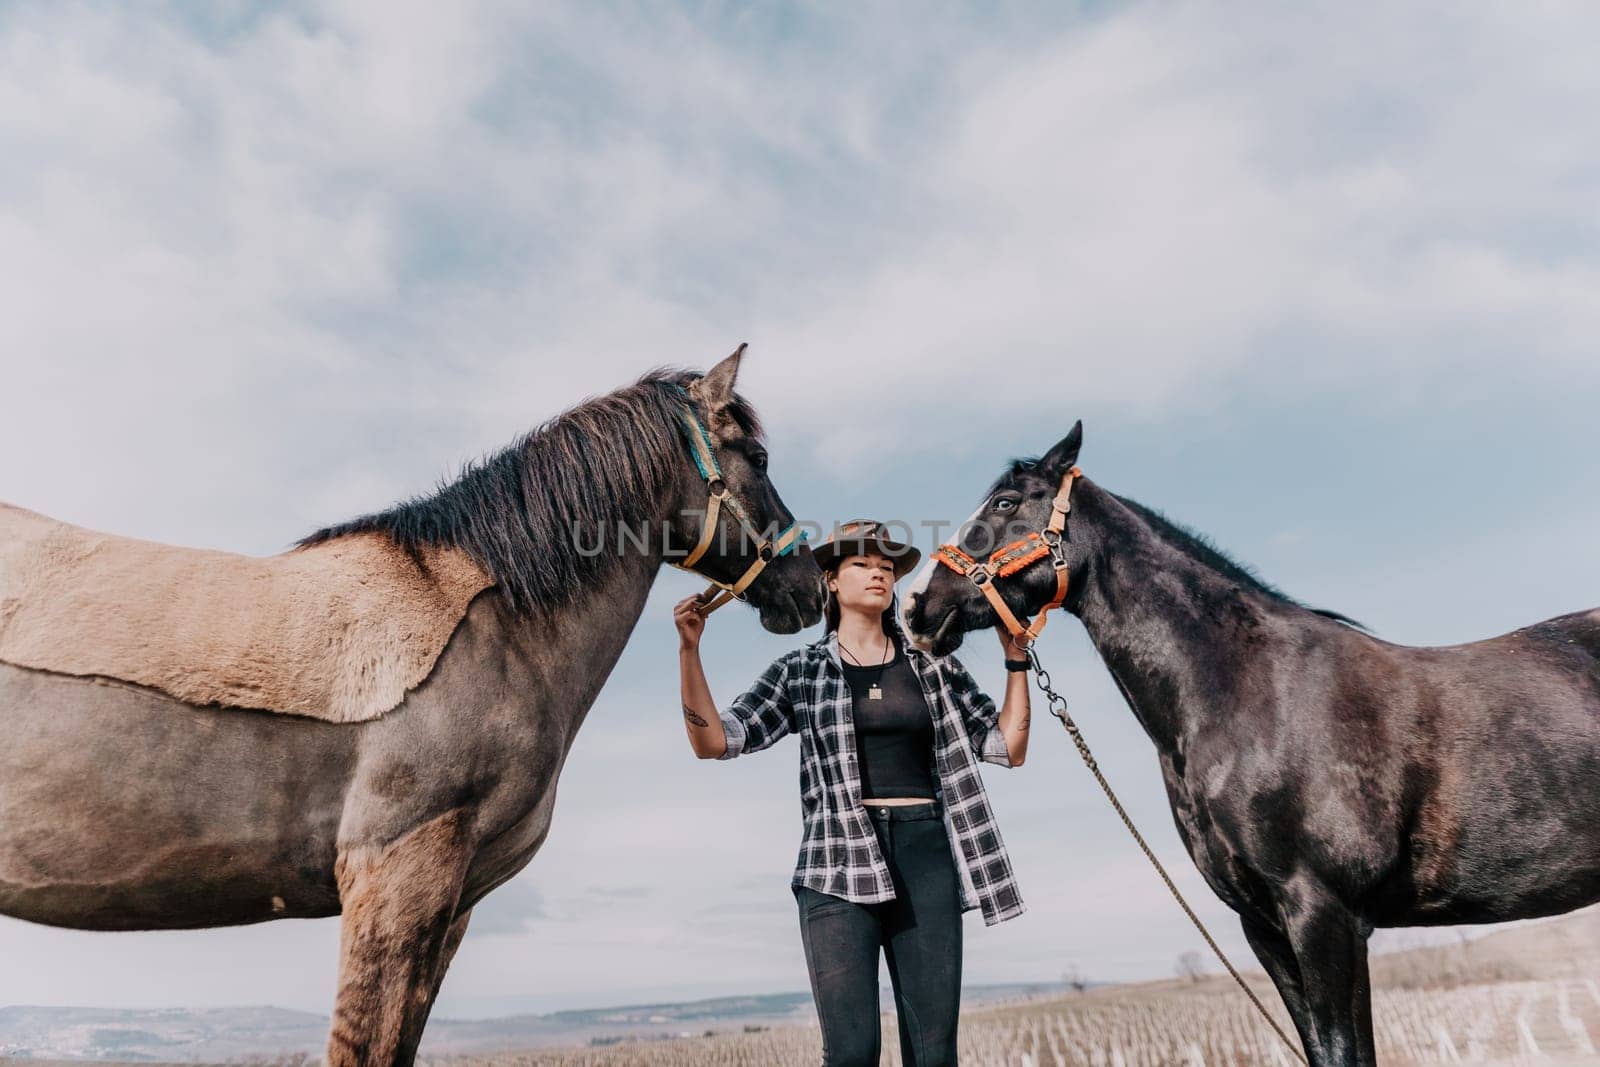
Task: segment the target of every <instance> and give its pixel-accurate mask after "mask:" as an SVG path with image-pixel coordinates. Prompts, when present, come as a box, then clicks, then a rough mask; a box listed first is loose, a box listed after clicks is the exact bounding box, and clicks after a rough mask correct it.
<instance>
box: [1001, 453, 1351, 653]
mask: <svg viewBox="0 0 1600 1067" xmlns="http://www.w3.org/2000/svg"><path fill="white" fill-rule="evenodd" d="M1038 462H1039V461H1038V460H1037V459H1017V460H1013V461H1012V464H1011V468H1010V470H1008V471H1007V472H1006V473H1005V474H1003V475H1001V476H1000V478H999V479H997V480H996V481H995V483H994V485H992V486H991V487H990V489H989V493H990V495H993V494H994V492H995V490H997V489H1001V488H1014V487H1015V485H1016V477H1017V475H1019V474H1021V473H1023V472H1024V471H1030V470H1032V469H1034V468H1035V467H1036V466H1037V464H1038ZM1106 492H1107V493H1109V494H1110V496H1111V497H1112V499H1114V500H1117V501H1119V502H1120V503H1122V504H1123V505H1124V506H1126V507H1127V508H1128V509H1129V510H1130V511H1132V512H1133V513H1134V514H1136V515H1138V516H1139V517H1140V518H1142V519H1144V521H1145V522H1146V523H1148V524H1149V526H1150V528H1151V530H1153V531H1154V532H1155V535H1156V536H1157V537H1159V538H1160V539H1161V540H1162V541H1164V542H1166V543H1167V544H1169V545H1171V546H1172V547H1173V548H1175V549H1177V550H1178V551H1179V552H1181V553H1183V554H1184V555H1186V556H1188V557H1189V558H1190V559H1192V560H1194V561H1195V562H1197V563H1199V564H1201V565H1202V566H1205V567H1209V568H1211V569H1212V570H1214V571H1216V572H1217V573H1218V574H1221V575H1222V576H1223V577H1225V578H1227V579H1229V580H1230V581H1233V582H1237V583H1238V584H1239V585H1241V586H1243V587H1245V588H1246V589H1250V590H1253V591H1255V592H1257V593H1260V594H1262V595H1263V596H1266V597H1269V598H1271V599H1273V600H1276V601H1279V602H1280V603H1284V604H1290V605H1292V606H1294V607H1297V608H1302V609H1304V610H1306V611H1309V612H1311V613H1312V614H1313V615H1321V616H1322V617H1323V618H1325V619H1332V620H1333V621H1334V622H1338V623H1343V624H1344V625H1346V626H1349V627H1352V628H1353V629H1357V630H1361V631H1363V632H1367V633H1370V632H1371V631H1370V630H1368V628H1367V627H1366V626H1365V625H1364V624H1362V623H1360V622H1357V621H1356V620H1355V619H1352V618H1350V617H1349V616H1348V615H1342V614H1340V613H1339V612H1337V611H1329V610H1328V609H1326V608H1316V607H1312V606H1311V605H1309V604H1306V603H1304V602H1303V601H1300V600H1296V599H1295V598H1294V597H1292V596H1290V595H1289V594H1288V593H1285V592H1284V591H1283V590H1282V589H1279V588H1278V587H1277V586H1275V585H1273V584H1272V583H1271V582H1268V581H1266V580H1265V579H1263V578H1262V577H1261V576H1260V575H1259V574H1257V573H1256V572H1255V569H1254V568H1253V567H1251V566H1250V565H1249V564H1247V563H1241V562H1239V561H1238V560H1236V559H1234V558H1233V557H1232V556H1230V555H1228V553H1226V552H1224V551H1223V550H1222V548H1221V547H1219V546H1218V545H1217V543H1216V542H1214V541H1212V540H1211V539H1210V538H1209V537H1207V536H1206V535H1205V534H1203V533H1201V532H1199V531H1198V530H1195V529H1194V528H1192V527H1189V526H1185V525H1184V524H1183V523H1181V522H1178V521H1177V520H1175V519H1170V518H1168V517H1167V516H1166V515H1165V514H1163V513H1162V512H1160V511H1157V510H1156V509H1155V508H1152V507H1148V506H1146V505H1144V504H1141V503H1139V502H1138V501H1137V500H1133V499H1130V498H1129V497H1125V496H1122V495H1120V494H1118V493H1111V492H1110V490H1106Z"/></svg>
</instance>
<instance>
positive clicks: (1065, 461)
mask: <svg viewBox="0 0 1600 1067" xmlns="http://www.w3.org/2000/svg"><path fill="white" fill-rule="evenodd" d="M1082 447H1083V420H1082V419H1079V420H1078V421H1077V422H1075V423H1073V424H1072V429H1070V430H1068V431H1067V436H1065V437H1063V438H1062V439H1061V440H1059V441H1057V442H1056V446H1055V447H1054V448H1052V449H1051V450H1050V451H1048V452H1046V453H1045V454H1044V458H1043V459H1041V460H1039V464H1038V469H1039V470H1040V471H1043V472H1044V474H1045V475H1046V476H1047V477H1050V478H1060V477H1061V476H1062V475H1063V474H1065V473H1067V471H1068V470H1070V469H1071V468H1072V467H1074V466H1076V465H1077V462H1078V449H1080V448H1082Z"/></svg>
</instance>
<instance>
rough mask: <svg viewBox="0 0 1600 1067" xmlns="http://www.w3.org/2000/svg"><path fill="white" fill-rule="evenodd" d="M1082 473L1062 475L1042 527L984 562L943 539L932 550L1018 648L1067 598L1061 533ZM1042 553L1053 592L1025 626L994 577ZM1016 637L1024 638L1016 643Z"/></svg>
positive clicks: (1033, 636)
mask: <svg viewBox="0 0 1600 1067" xmlns="http://www.w3.org/2000/svg"><path fill="white" fill-rule="evenodd" d="M1082 476H1083V472H1082V471H1081V470H1079V469H1078V468H1077V467H1073V468H1072V469H1071V470H1069V471H1067V473H1066V474H1064V475H1062V476H1061V487H1060V488H1059V489H1057V490H1056V498H1055V499H1054V500H1053V501H1051V502H1050V522H1049V523H1048V524H1046V526H1045V528H1044V529H1043V530H1039V531H1034V532H1030V533H1029V534H1028V536H1026V537H1024V538H1022V539H1021V540H1018V541H1013V542H1011V543H1010V544H1009V545H1004V546H1002V547H1000V548H997V549H995V550H994V551H993V552H991V553H990V554H989V558H988V559H987V560H985V561H984V562H982V563H979V562H978V561H977V560H975V559H973V558H972V557H971V556H969V555H967V554H966V553H965V552H963V551H961V549H960V548H958V547H956V545H955V544H954V543H952V542H946V543H945V544H942V545H940V546H939V547H938V548H937V549H936V550H934V553H933V558H934V559H936V560H938V561H939V562H940V563H943V564H944V565H945V566H946V567H949V568H950V569H951V570H953V571H955V572H956V573H957V574H959V575H961V576H962V577H964V578H966V579H967V581H969V582H971V583H972V584H973V585H975V586H977V587H978V589H979V591H981V592H982V593H983V595H984V596H985V597H987V598H988V600H989V604H990V606H991V607H993V608H994V611H995V614H996V615H998V616H1000V621H1001V622H1003V623H1005V626H1006V629H1007V630H1009V631H1010V632H1011V642H1012V644H1016V645H1018V647H1020V648H1024V649H1025V648H1027V647H1029V646H1030V645H1032V644H1033V642H1034V640H1035V639H1037V638H1038V636H1039V634H1040V633H1042V632H1043V631H1044V624H1045V617H1046V616H1047V615H1049V613H1050V611H1051V609H1052V608H1059V607H1060V606H1061V604H1062V602H1063V601H1064V600H1066V599H1067V557H1066V553H1065V552H1064V551H1062V548H1061V534H1062V531H1063V530H1065V529H1066V526H1067V512H1069V511H1071V510H1072V486H1073V484H1074V483H1075V482H1076V481H1077V480H1078V479H1079V478H1080V477H1082ZM1045 556H1049V557H1050V566H1051V567H1053V568H1054V569H1055V572H1056V595H1055V596H1053V597H1051V598H1050V603H1048V604H1046V605H1045V606H1044V607H1043V608H1041V609H1040V610H1039V614H1038V616H1037V617H1036V618H1035V619H1034V620H1033V622H1031V623H1030V624H1028V625H1027V626H1024V625H1022V623H1020V622H1018V621H1017V617H1016V615H1014V614H1012V612H1011V609H1010V608H1008V607H1007V606H1006V602H1005V598H1004V597H1002V596H1001V595H1000V591H999V590H998V589H996V588H995V587H994V580H995V579H996V578H1008V577H1010V576H1011V575H1013V574H1016V573H1017V572H1018V571H1020V570H1022V569H1023V568H1024V567H1027V566H1028V565H1029V564H1031V563H1033V562H1034V561H1035V560H1040V559H1043V558H1044V557H1045ZM1018 638H1023V640H1022V641H1021V642H1020V643H1019V642H1018Z"/></svg>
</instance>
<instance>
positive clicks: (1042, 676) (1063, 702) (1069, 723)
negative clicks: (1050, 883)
mask: <svg viewBox="0 0 1600 1067" xmlns="http://www.w3.org/2000/svg"><path fill="white" fill-rule="evenodd" d="M1027 651H1028V664H1029V666H1031V667H1032V668H1033V674H1034V681H1035V682H1036V683H1037V684H1038V686H1039V691H1040V692H1041V693H1043V694H1044V698H1045V700H1046V701H1048V702H1049V705H1050V714H1052V715H1054V716H1055V717H1056V718H1058V719H1060V720H1061V725H1062V726H1063V727H1064V728H1065V729H1066V731H1067V736H1068V737H1071V738H1072V743H1073V744H1074V745H1076V746H1077V748H1078V755H1080V756H1082V757H1083V765H1084V766H1085V767H1088V768H1089V773H1090V774H1092V775H1094V780H1095V781H1097V782H1099V783H1100V788H1101V789H1102V790H1103V791H1104V792H1105V794H1106V799H1107V800H1109V801H1111V806H1112V808H1114V809H1115V810H1116V813H1117V815H1118V816H1120V817H1121V819H1122V825H1124V826H1126V827H1127V828H1128V833H1130V834H1132V835H1133V840H1134V841H1135V842H1136V843H1137V844H1138V846H1139V848H1140V849H1141V850H1143V852H1144V855H1145V858H1146V859H1148V860H1149V861H1150V865H1151V866H1152V867H1154V868H1155V869H1156V873H1157V874H1159V875H1160V876H1161V880H1162V881H1163V882H1165V883H1166V885H1167V889H1168V891H1170V892H1171V893H1172V899H1174V900H1176V901H1177V902H1178V907H1180V908H1182V909H1183V913H1184V914H1185V915H1187V916H1188V917H1189V921H1190V922H1192V923H1194V928H1195V929H1196V930H1198V931H1200V936H1201V937H1203V938H1205V940H1206V944H1208V945H1210V946H1211V951H1212V952H1214V953H1215V954H1216V957H1217V959H1219V960H1221V961H1222V965H1223V966H1224V967H1226V968H1227V969H1228V973H1229V974H1231V975H1232V976H1233V980H1234V981H1235V982H1238V983H1239V988H1240V989H1242V990H1244V995H1245V996H1247V997H1249V998H1250V1003H1251V1004H1254V1005H1255V1008H1256V1011H1258V1012H1260V1013H1261V1017H1262V1018H1263V1019H1265V1020H1266V1021H1267V1025H1268V1026H1270V1027H1272V1032H1273V1033H1275V1034H1277V1035H1278V1039H1279V1040H1280V1041H1282V1042H1283V1044H1284V1047H1286V1048H1287V1049H1288V1050H1289V1053H1290V1054H1291V1055H1292V1056H1294V1058H1295V1059H1297V1060H1299V1061H1300V1062H1301V1063H1305V1062H1306V1058H1305V1055H1304V1054H1303V1053H1302V1052H1301V1051H1300V1046H1299V1045H1298V1044H1296V1043H1295V1042H1293V1041H1291V1040H1289V1035H1288V1034H1286V1033H1284V1032H1283V1027H1281V1026H1279V1025H1278V1021H1277V1020H1276V1019H1274V1018H1273V1017H1272V1016H1271V1014H1269V1013H1268V1011H1267V1009H1266V1005H1264V1004H1262V1003H1261V999H1260V998H1259V997H1257V996H1256V994H1255V990H1253V989H1251V988H1250V987H1249V986H1247V985H1245V982H1244V979H1243V978H1241V977H1240V976H1239V972H1238V970H1236V969H1235V968H1234V966H1233V963H1232V961H1230V960H1229V959H1228V957H1227V955H1226V954H1224V953H1223V951H1222V948H1221V946H1219V945H1218V944H1217V941H1216V939H1215V938H1214V937H1212V936H1211V931H1210V930H1207V929H1206V925H1205V923H1203V922H1201V921H1200V916H1198V915H1196V914H1195V913H1194V909H1193V908H1191V907H1189V902H1188V901H1187V900H1185V899H1183V894H1182V893H1180V892H1178V887H1177V886H1176V885H1174V884H1173V882H1172V878H1171V876H1170V875H1168V874H1167V869H1166V868H1165V867H1163V866H1162V865H1161V861H1160V860H1158V859H1156V854H1155V853H1154V852H1152V851H1151V850H1150V846H1149V844H1147V843H1146V842H1145V839H1144V835H1143V834H1141V833H1140V832H1139V828H1138V827H1137V826H1135V825H1133V820H1132V819H1131V818H1129V817H1128V812H1127V810H1126V809H1124V808H1123V806H1122V801H1120V800H1118V799H1117V794H1116V793H1115V792H1113V791H1112V789H1111V783H1110V782H1108V781H1106V776H1105V774H1104V773H1102V772H1101V770H1100V764H1099V763H1097V762H1095V758H1094V753H1093V752H1090V751H1089V742H1087V741H1085V740H1084V739H1083V731H1082V730H1080V729H1078V724H1077V723H1076V722H1074V721H1073V720H1072V715H1071V713H1070V712H1068V711H1067V698H1066V697H1064V696H1062V695H1061V694H1060V693H1058V692H1056V691H1055V689H1053V688H1051V685H1050V672H1049V671H1047V670H1045V669H1044V666H1043V665H1042V664H1041V663H1040V662H1039V654H1038V653H1037V652H1036V651H1034V647H1033V645H1031V644H1030V645H1029V646H1028V650H1027Z"/></svg>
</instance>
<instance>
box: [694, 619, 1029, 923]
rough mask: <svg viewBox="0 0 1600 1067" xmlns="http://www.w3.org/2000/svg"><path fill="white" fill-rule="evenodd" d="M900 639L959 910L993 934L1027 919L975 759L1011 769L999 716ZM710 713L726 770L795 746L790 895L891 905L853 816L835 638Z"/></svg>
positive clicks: (850, 758) (856, 809) (963, 677)
mask: <svg viewBox="0 0 1600 1067" xmlns="http://www.w3.org/2000/svg"><path fill="white" fill-rule="evenodd" d="M897 631H898V627H897ZM897 639H898V641H899V644H900V647H901V649H902V650H903V651H904V653H905V655H906V657H907V659H908V660H909V662H910V663H911V666H912V668H913V670H914V671H915V672H916V675H917V678H918V680H919V681H920V682H921V683H922V693H923V696H924V697H925V698H926V699H927V702H928V707H929V709H930V710H931V712H932V714H933V737H934V743H933V755H934V770H935V772H936V779H937V792H938V795H939V800H940V803H941V806H942V808H943V810H944V827H945V834H946V835H947V836H948V837H949V839H950V851H951V855H952V856H954V857H955V858H956V859H957V861H958V862H957V863H956V871H957V874H958V875H959V877H960V882H961V908H962V910H963V911H970V910H971V909H972V908H977V907H981V908H982V909H983V919H984V922H985V923H986V924H987V925H989V926H993V925H995V924H996V923H1000V922H1004V921H1005V920H1006V919H1010V918H1013V917H1015V916H1017V915H1020V914H1022V912H1023V911H1024V910H1025V909H1024V905H1023V903H1022V897H1021V895H1020V894H1019V892H1018V891H1017V883H1016V876H1015V875H1014V874H1013V873H1012V870H1011V861H1010V859H1009V858H1008V857H1007V856H1006V850H1005V845H1004V844H1003V843H1002V842H1001V840H1000V829H999V827H998V826H996V825H995V819H994V813H993V812H992V811H991V810H990V808H989V797H988V794H986V793H985V792H984V788H983V779H982V778H981V777H980V776H979V774H978V764H977V761H978V760H979V759H982V760H985V761H987V762H989V763H998V764H1000V765H1001V766H1002V767H1009V766H1011V757H1010V754H1009V751H1008V749H1007V748H1006V739H1005V735H1004V734H1003V733H1002V732H1001V731H1000V729H999V727H998V726H997V725H996V720H997V719H998V715H999V713H998V711H997V710H996V708H995V705H994V701H993V700H991V699H990V698H989V697H988V696H987V695H985V694H984V692H983V690H981V689H979V688H978V684H977V683H976V682H975V681H973V679H972V675H970V674H968V673H967V671H966V668H965V667H963V666H962V665H961V664H960V662H959V661H957V660H956V658H955V657H954V656H945V657H942V658H939V659H935V658H934V657H933V656H931V655H930V654H928V653H926V652H923V651H921V650H920V649H917V648H915V647H914V646H912V645H911V644H910V642H908V641H906V640H905V639H904V636H903V635H900V634H898V633H897ZM718 714H719V715H720V716H721V718H722V730H723V733H725V734H726V735H727V739H728V749H727V751H726V752H725V753H723V755H722V758H723V759H733V758H734V757H735V756H742V755H745V754H747V753H751V752H759V751H761V750H762V749H764V748H767V747H768V746H770V745H772V744H773V743H774V742H776V741H777V740H779V739H780V738H782V737H783V736H784V735H786V734H790V733H798V734H799V735H800V807H801V813H802V817H803V819H804V830H803V832H802V835H801V840H800V860H799V862H798V864H797V865H796V866H795V872H794V879H793V884H794V885H797V886H806V887H807V888H810V889H814V890H817V891H818V892H820V893H827V894H830V895H832V896H836V897H843V898H844V899H845V900H852V901H856V902H857V903H862V904H870V903H875V902H878V901H884V900H892V899H894V895H895V893H894V886H893V885H892V884H891V882H890V879H889V868H888V866H887V864H885V863H884V859H883V853H882V851H881V850H880V849H879V848H878V838H877V835H876V834H875V833H874V832H873V829H872V825H871V823H870V821H869V818H868V816H867V813H866V812H865V811H864V810H863V809H862V806H861V772H860V769H859V768H858V767H857V765H856V758H857V757H856V738H855V725H854V718H853V708H852V701H851V696H850V686H849V684H848V683H847V682H846V681H845V677H844V670H843V668H842V667H841V666H840V665H839V641H838V637H837V635H836V634H828V635H827V636H825V637H823V638H822V639H821V640H819V641H815V642H813V643H812V644H810V645H804V646H802V647H800V648H798V649H795V650H794V651H793V652H789V653H786V654H784V655H782V656H780V657H778V658H777V659H776V660H774V661H773V662H772V665H771V666H769V667H768V668H767V669H766V670H765V671H764V672H763V673H762V675H761V677H760V678H757V679H756V682H755V684H754V685H752V686H751V687H750V689H749V691H748V692H745V693H743V694H741V695H740V696H739V697H738V698H736V699H735V700H734V701H733V703H732V704H730V705H729V706H728V707H727V709H726V710H724V711H721V712H719V713H718Z"/></svg>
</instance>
